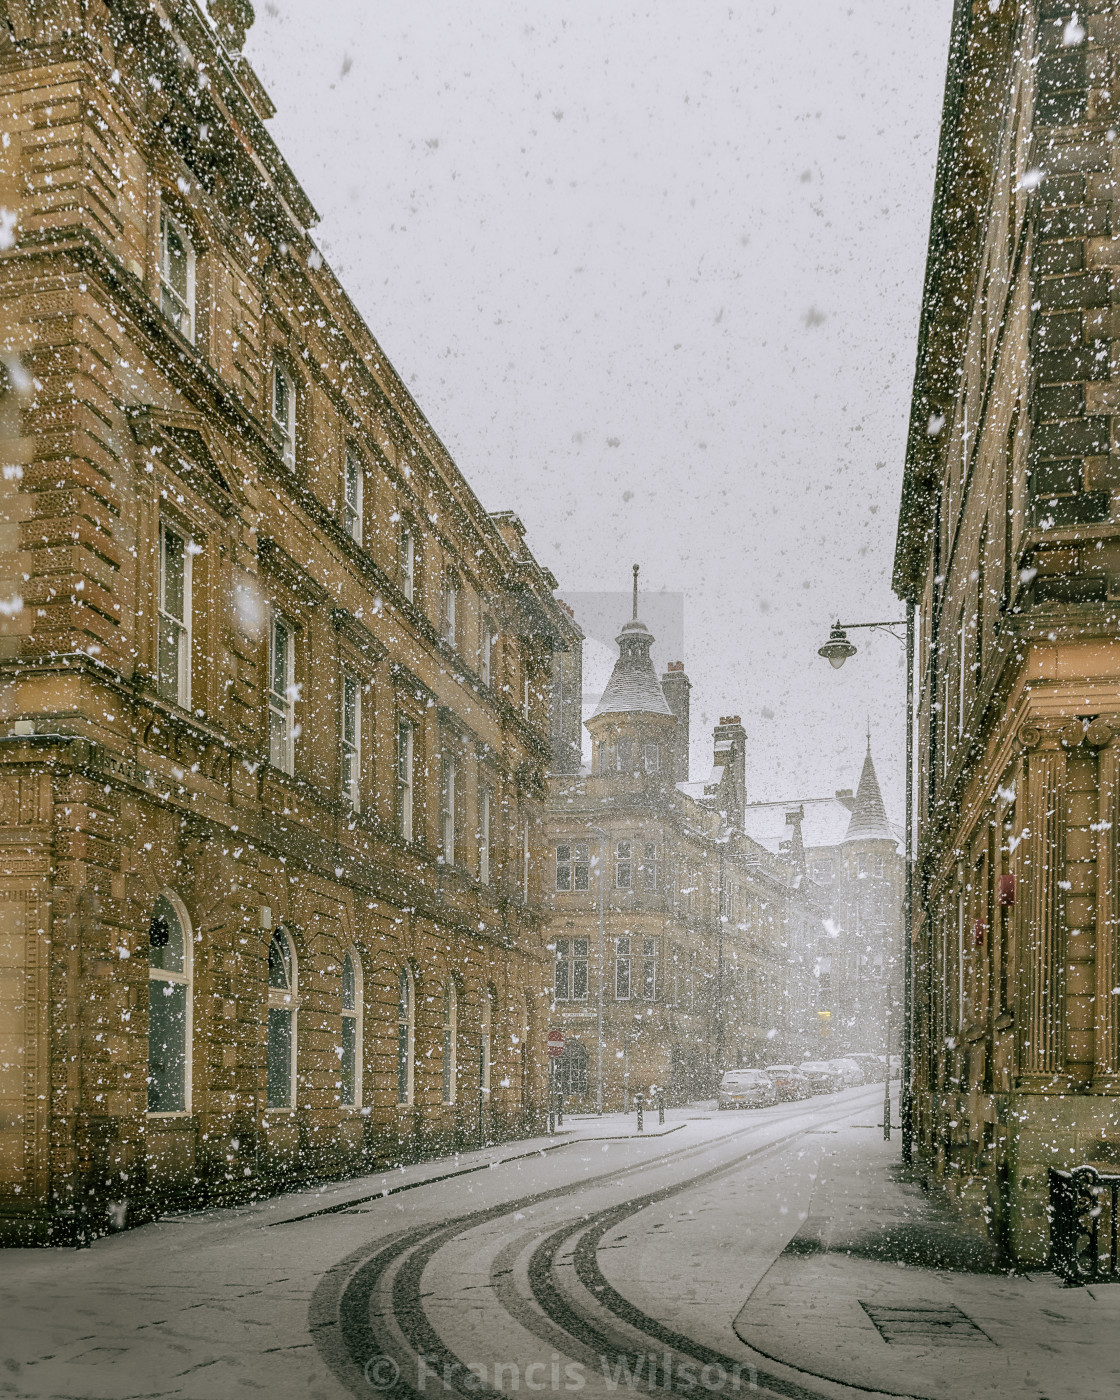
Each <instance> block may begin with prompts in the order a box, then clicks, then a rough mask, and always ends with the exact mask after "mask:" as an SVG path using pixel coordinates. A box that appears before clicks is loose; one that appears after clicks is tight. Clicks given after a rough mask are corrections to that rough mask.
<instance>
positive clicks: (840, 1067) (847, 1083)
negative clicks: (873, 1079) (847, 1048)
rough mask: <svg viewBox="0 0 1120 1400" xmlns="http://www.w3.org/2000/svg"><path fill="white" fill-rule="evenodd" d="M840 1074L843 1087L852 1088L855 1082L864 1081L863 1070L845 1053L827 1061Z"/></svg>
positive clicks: (860, 1082)
mask: <svg viewBox="0 0 1120 1400" xmlns="http://www.w3.org/2000/svg"><path fill="white" fill-rule="evenodd" d="M828 1063H829V1064H830V1065H831V1066H832V1067H833V1068H834V1069H835V1071H836V1073H837V1074H838V1075H839V1076H840V1081H841V1084H842V1086H843V1088H845V1089H854V1088H855V1086H856V1085H857V1084H862V1083H864V1078H863V1070H862V1069H861V1068H860V1067H859V1065H858V1064H856V1062H855V1060H850V1059H848V1057H847V1056H846V1055H842V1056H841V1057H840V1058H839V1059H837V1060H829V1062H828Z"/></svg>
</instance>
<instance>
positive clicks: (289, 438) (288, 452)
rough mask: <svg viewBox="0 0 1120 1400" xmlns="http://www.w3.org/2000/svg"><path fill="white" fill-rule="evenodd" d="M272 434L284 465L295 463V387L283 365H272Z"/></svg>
mask: <svg viewBox="0 0 1120 1400" xmlns="http://www.w3.org/2000/svg"><path fill="white" fill-rule="evenodd" d="M272 436H273V441H274V442H275V444H276V448H277V450H278V451H279V453H280V455H281V457H283V459H284V465H285V466H288V467H294V466H295V464H296V389H295V385H294V384H293V383H292V376H291V375H290V374H289V373H288V371H287V370H286V369H285V368H284V366H283V365H273V367H272Z"/></svg>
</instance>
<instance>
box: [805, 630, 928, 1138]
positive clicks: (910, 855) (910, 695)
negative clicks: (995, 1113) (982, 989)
mask: <svg viewBox="0 0 1120 1400" xmlns="http://www.w3.org/2000/svg"><path fill="white" fill-rule="evenodd" d="M914 613H915V608H914V604H913V603H907V606H906V617H905V618H904V619H902V620H901V621H899V622H841V621H840V619H839V618H837V619H836V622H835V624H834V625H833V627H832V630H831V631H830V632H829V634H828V641H827V642H825V644H824V646H823V647H818V648H817V655H818V656H823V657H824V659H825V660H826V661H827V662H828V664H829V665H830V666H832V667H833V668H834V669H835V670H837V671H838V670H839V669H840V667H841V666H843V664H844V662H845V661H847V659H848V658H849V657H850V656H855V654H856V648H855V647H854V646H853V645H852V643H851V642H850V641H849V640H848V633H849V632H855V631H856V630H858V629H859V628H864V627H865V628H867V629H868V630H869V631H873V632H875V631H881V632H889V633H890V635H891V636H892V637H893V638H894V639H895V641H896V642H905V646H906V898H905V905H904V916H903V940H904V942H903V949H902V984H903V986H902V1023H903V1029H902V1073H901V1076H900V1077H901V1081H902V1083H901V1100H902V1101H901V1103H900V1104H899V1117H900V1118H901V1120H902V1160H903V1161H904V1162H905V1163H906V1164H907V1165H909V1163H910V1162H911V1160H912V1158H913V1144H914V1125H913V1111H912V1103H911V1097H910V1066H911V1049H912V1042H913V1029H914V1026H913V1006H914V997H913V987H912V985H911V976H912V958H911V953H910V931H911V928H912V927H913V917H914ZM896 627H904V628H905V629H906V635H905V637H900V636H899V634H898V633H897V632H896V631H895V628H896ZM888 1026H889V1022H888ZM890 1055H891V1052H890V1032H889V1029H888V1032H887V1085H888V1089H887V1094H888V1101H889V1093H890V1088H889V1086H890V1072H891V1058H890ZM890 1121H891V1120H890V1110H889V1109H887V1110H886V1116H885V1117H884V1119H883V1130H884V1133H887V1132H889V1125H890Z"/></svg>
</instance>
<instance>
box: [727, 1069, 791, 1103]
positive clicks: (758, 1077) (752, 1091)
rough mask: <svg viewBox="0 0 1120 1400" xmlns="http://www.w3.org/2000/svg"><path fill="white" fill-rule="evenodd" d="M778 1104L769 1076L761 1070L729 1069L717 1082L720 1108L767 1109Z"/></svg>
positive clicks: (776, 1094) (775, 1091)
mask: <svg viewBox="0 0 1120 1400" xmlns="http://www.w3.org/2000/svg"><path fill="white" fill-rule="evenodd" d="M777 1102H778V1092H777V1090H776V1089H775V1088H774V1084H773V1082H772V1080H771V1079H770V1076H769V1075H768V1074H767V1073H766V1072H765V1070H761V1069H729V1070H727V1071H726V1073H725V1074H724V1076H723V1078H722V1079H721V1080H720V1081H719V1106H720V1108H769V1107H770V1105H771V1104H775V1103H777Z"/></svg>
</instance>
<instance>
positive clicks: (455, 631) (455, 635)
mask: <svg viewBox="0 0 1120 1400" xmlns="http://www.w3.org/2000/svg"><path fill="white" fill-rule="evenodd" d="M458 613H459V583H458V580H457V579H456V578H455V577H454V575H452V574H448V576H447V577H446V578H445V579H444V581H443V640H444V641H445V642H446V643H447V645H448V646H450V647H453V646H455V645H457V643H458V640H459V617H458Z"/></svg>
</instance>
